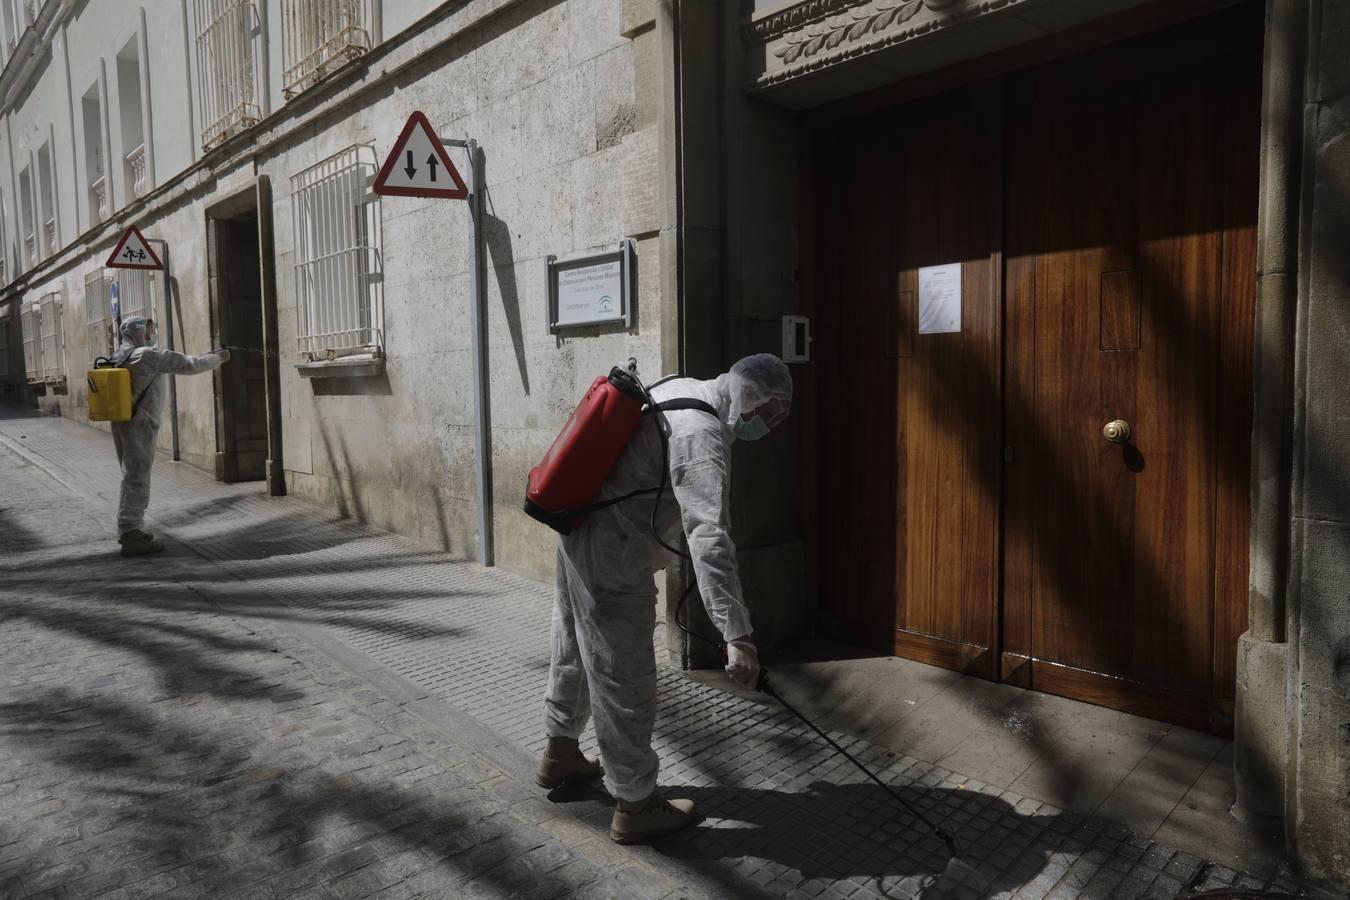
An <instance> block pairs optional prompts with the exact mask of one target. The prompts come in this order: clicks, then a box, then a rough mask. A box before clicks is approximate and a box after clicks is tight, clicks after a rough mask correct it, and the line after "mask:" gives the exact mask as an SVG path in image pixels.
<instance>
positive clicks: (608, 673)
mask: <svg viewBox="0 0 1350 900" xmlns="http://www.w3.org/2000/svg"><path fill="white" fill-rule="evenodd" d="M652 396H653V399H655V400H656V401H658V402H660V401H665V400H671V399H674V398H677V397H692V398H694V399H697V400H702V401H704V402H706V403H707V404H709V405H710V406H712V407H713V408H714V409H716V410H717V413H718V415H717V417H716V418H714V417H713V416H711V415H709V413H708V412H707V411H706V410H698V409H682V410H671V411H668V412H666V413H665V418H666V419H667V421H668V422H669V429H670V435H669V449H670V456H669V466H670V468H669V473H668V475H669V482H668V488H667V490H666V491H665V492H664V493H663V495H662V497H663V499H662V500H661V501H660V506H659V509H657V510H656V516H655V525H656V530H657V532H658V533H659V534H660V539H661V541H663V542H664V543H665V544H666V545H667V546H669V547H677V546H678V544H677V543H676V542H677V541H679V539H680V532H681V531H683V534H684V537H685V539H686V540H687V541H688V546H689V554H690V556H691V557H692V560H693V567H694V574H695V577H696V579H697V582H698V589H699V593H700V594H701V595H702V597H703V604H704V606H705V608H706V609H707V611H708V616H709V617H710V618H711V620H712V622H713V624H714V625H715V626H716V627H717V629H718V631H720V632H721V633H722V637H723V639H724V640H725V641H727V644H728V648H727V653H728V663H729V664H728V666H727V671H728V673H730V674H731V676H732V677H733V678H734V679H735V680H736V681H737V682H738V683H740V684H741V685H742V686H744V687H753V686H754V685H755V683H756V682H757V680H758V678H759V657H758V654H757V652H756V650H755V645H754V643H753V641H752V635H751V631H752V629H751V626H750V616H749V614H748V613H747V612H746V608H745V603H744V602H743V601H742V599H741V581H740V576H739V575H738V574H737V570H736V547H735V545H734V544H733V543H732V540H731V522H730V515H729V513H730V510H729V503H730V497H731V491H730V466H731V445H732V442H733V441H735V440H737V439H739V440H750V441H752V440H756V439H758V438H761V437H763V436H764V435H766V434H768V433H769V431H770V430H771V429H772V428H774V427H776V426H777V425H778V424H779V423H781V422H782V421H783V420H784V419H786V418H787V415H788V411H789V409H790V407H791V403H792V376H791V375H790V374H789V372H788V368H787V366H786V365H784V364H783V362H782V361H781V360H780V359H778V357H776V356H771V355H769V354H759V355H756V356H750V357H746V358H745V359H742V360H741V361H740V362H738V363H736V365H734V366H733V367H732V369H731V371H730V372H729V373H727V374H725V375H720V376H718V377H717V378H715V379H713V380H711V381H697V380H694V379H690V378H681V379H677V380H672V381H668V382H666V383H664V384H661V385H658V386H657V387H656V388H654V389H653V390H652ZM660 418H661V417H659V416H643V418H642V421H641V423H640V424H639V426H638V429H637V431H636V433H635V434H634V435H633V437H632V439H631V441H630V442H629V443H628V446H627V447H626V449H625V450H624V452H623V455H622V456H621V457H620V458H619V462H618V464H617V465H616V466H615V467H614V469H613V470H612V471H611V472H610V475H609V477H608V479H607V480H606V481H605V484H604V487H603V488H602V490H601V492H600V494H599V495H598V496H597V497H596V500H597V501H602V500H605V499H607V498H611V497H618V496H622V495H624V494H628V493H631V492H633V491H636V490H640V489H642V488H655V487H656V486H657V485H659V484H660V483H661V467H662V465H663V452H662V446H661V438H660V434H659V432H658V430H657V429H658V428H659V427H660V424H659V420H660ZM672 495H673V498H672ZM656 503H657V499H656V495H655V494H654V493H653V494H643V495H641V496H638V497H634V498H631V499H628V500H625V501H623V502H621V503H617V504H615V505H613V506H609V507H606V508H604V509H601V510H598V511H596V512H594V513H592V514H591V515H590V517H589V518H588V519H587V520H586V522H585V523H584V524H583V525H581V526H580V527H579V528H577V529H575V530H574V531H573V532H572V533H571V534H567V535H561V536H559V538H558V556H557V582H556V591H555V594H554V605H553V625H552V665H551V667H550V669H549V678H548V693H547V696H546V698H545V702H544V706H545V728H546V730H547V733H548V748H547V750H545V752H544V757H543V760H542V761H541V762H540V764H539V770H538V772H537V773H536V776H535V780H536V781H537V782H538V783H539V784H540V786H542V787H557V786H559V785H561V784H563V783H565V782H573V781H582V780H586V779H589V778H593V777H595V776H596V775H599V774H601V768H600V763H599V762H597V761H592V760H588V759H586V757H585V756H583V755H582V753H581V751H580V750H579V748H578V747H577V739H578V738H579V737H580V736H581V733H582V731H583V730H584V729H585V727H586V721H587V719H588V717H589V716H590V715H591V714H592V713H593V714H594V716H595V734H596V739H597V741H598V742H599V745H600V760H601V761H603V763H604V771H603V774H604V781H605V787H606V788H607V789H608V790H609V792H610V794H611V795H612V796H613V797H614V798H615V800H616V808H615V811H614V819H613V823H612V825H611V826H610V836H611V837H612V838H613V839H614V840H615V841H618V842H619V843H637V842H641V841H644V840H646V839H648V838H651V837H655V836H657V835H661V834H667V833H669V832H672V831H675V830H677V829H679V828H682V827H684V826H685V825H688V824H690V823H691V822H693V821H694V820H695V815H694V804H693V801H692V800H676V801H673V802H671V801H667V800H665V799H663V798H660V797H658V796H657V794H656V771H657V765H658V764H657V758H656V753H655V752H654V751H653V750H652V726H653V724H654V722H655V719H656V653H655V650H654V648H653V645H652V632H653V629H654V628H655V627H656V602H655V601H656V588H655V582H654V580H653V576H654V574H655V570H656V569H658V568H664V566H665V562H666V560H665V559H663V551H662V547H661V544H660V543H658V541H657V540H656V537H655V536H654V535H653V532H652V524H651V523H652V512H653V505H654V504H656ZM681 526H683V527H682V528H681Z"/></svg>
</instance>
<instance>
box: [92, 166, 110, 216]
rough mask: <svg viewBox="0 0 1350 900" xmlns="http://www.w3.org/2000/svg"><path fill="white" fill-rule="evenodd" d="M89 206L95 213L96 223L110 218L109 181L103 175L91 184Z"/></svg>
mask: <svg viewBox="0 0 1350 900" xmlns="http://www.w3.org/2000/svg"><path fill="white" fill-rule="evenodd" d="M89 208H90V209H91V210H92V211H93V213H94V224H98V223H99V222H102V221H104V220H105V219H107V218H108V181H107V179H106V178H104V177H103V176H102V175H100V176H99V177H97V178H95V179H94V183H93V184H91V185H89Z"/></svg>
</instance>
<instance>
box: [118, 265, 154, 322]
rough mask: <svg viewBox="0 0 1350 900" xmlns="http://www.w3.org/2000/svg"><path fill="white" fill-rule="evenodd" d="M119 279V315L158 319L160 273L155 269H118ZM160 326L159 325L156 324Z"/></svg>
mask: <svg viewBox="0 0 1350 900" xmlns="http://www.w3.org/2000/svg"><path fill="white" fill-rule="evenodd" d="M116 271H117V277H116V278H115V279H112V280H114V281H116V282H117V306H118V310H117V314H118V315H119V316H121V317H122V318H123V319H125V318H126V317H127V316H145V317H146V318H147V319H155V318H158V315H157V313H156V310H157V309H159V306H158V302H159V291H160V280H159V272H158V271H156V270H153V269H118V270H116ZM156 324H158V323H156Z"/></svg>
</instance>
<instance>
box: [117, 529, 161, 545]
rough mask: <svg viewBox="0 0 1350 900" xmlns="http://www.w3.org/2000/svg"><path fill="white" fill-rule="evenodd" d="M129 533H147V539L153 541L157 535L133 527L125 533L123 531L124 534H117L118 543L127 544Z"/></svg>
mask: <svg viewBox="0 0 1350 900" xmlns="http://www.w3.org/2000/svg"><path fill="white" fill-rule="evenodd" d="M129 534H143V535H145V537H146V539H148V540H151V541H153V540H154V539H155V536H154V535H153V534H151V533H150V532H148V531H140V530H137V529H135V528H133V529H131V530H130V531H128V532H125V533H123V534H119V535H118V536H117V543H119V544H125V543H126V542H127V535H129Z"/></svg>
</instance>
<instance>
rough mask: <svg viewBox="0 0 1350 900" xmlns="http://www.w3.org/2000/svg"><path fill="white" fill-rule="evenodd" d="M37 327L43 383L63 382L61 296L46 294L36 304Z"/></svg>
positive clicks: (64, 373)
mask: <svg viewBox="0 0 1350 900" xmlns="http://www.w3.org/2000/svg"><path fill="white" fill-rule="evenodd" d="M38 327H39V328H40V329H41V331H40V335H41V339H42V347H41V350H40V353H41V359H40V362H41V364H42V380H43V381H48V382H52V381H65V379H66V336H65V331H64V329H63V328H62V322H61V295H60V294H57V293H51V294H47V295H46V296H45V297H43V298H42V300H41V301H39V302H38Z"/></svg>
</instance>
